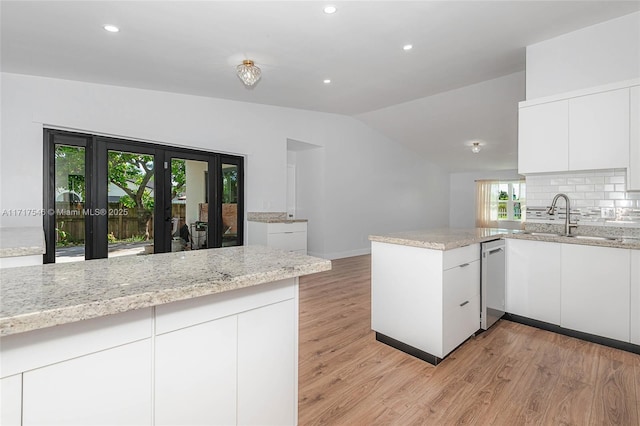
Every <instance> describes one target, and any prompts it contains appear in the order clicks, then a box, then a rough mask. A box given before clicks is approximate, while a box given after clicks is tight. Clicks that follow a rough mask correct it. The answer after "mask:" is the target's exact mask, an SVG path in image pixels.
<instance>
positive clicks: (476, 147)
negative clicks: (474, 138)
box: [471, 142, 482, 154]
mask: <svg viewBox="0 0 640 426" xmlns="http://www.w3.org/2000/svg"><path fill="white" fill-rule="evenodd" d="M481 149H482V148H481V147H480V144H479V143H478V142H474V143H473V145H472V146H471V152H473V153H474V154H477V153H479V152H480V150H481Z"/></svg>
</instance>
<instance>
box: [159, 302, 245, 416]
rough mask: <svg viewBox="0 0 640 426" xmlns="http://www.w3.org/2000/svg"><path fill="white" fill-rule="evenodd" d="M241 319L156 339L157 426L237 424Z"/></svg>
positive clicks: (176, 332)
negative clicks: (237, 370) (238, 342)
mask: <svg viewBox="0 0 640 426" xmlns="http://www.w3.org/2000/svg"><path fill="white" fill-rule="evenodd" d="M236 331H237V316H235V315H233V316H229V317H226V318H222V319H219V320H215V321H209V322H206V323H204V324H199V325H196V326H192V327H187V328H184V329H181V330H177V331H173V332H170V333H166V334H161V335H159V336H157V337H156V358H155V362H156V381H155V424H156V425H180V424H183V425H187V424H190V425H191V424H193V425H196V424H201V425H204V424H206V425H231V424H236V390H237V389H236V355H237V352H236V348H237V338H236Z"/></svg>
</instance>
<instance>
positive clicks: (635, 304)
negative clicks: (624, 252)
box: [630, 250, 640, 345]
mask: <svg viewBox="0 0 640 426" xmlns="http://www.w3.org/2000/svg"><path fill="white" fill-rule="evenodd" d="M630 309H631V313H630V316H631V328H630V332H631V338H630V341H631V343H633V344H636V345H640V250H631V306H630Z"/></svg>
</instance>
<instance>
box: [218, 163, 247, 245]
mask: <svg viewBox="0 0 640 426" xmlns="http://www.w3.org/2000/svg"><path fill="white" fill-rule="evenodd" d="M238 194H239V192H238V166H237V165H235V164H225V163H223V164H222V247H228V246H237V245H241V244H242V242H241V241H238Z"/></svg>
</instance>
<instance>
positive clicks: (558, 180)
mask: <svg viewBox="0 0 640 426" xmlns="http://www.w3.org/2000/svg"><path fill="white" fill-rule="evenodd" d="M549 184H550V185H566V184H567V178H553V179H550V180H549Z"/></svg>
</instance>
